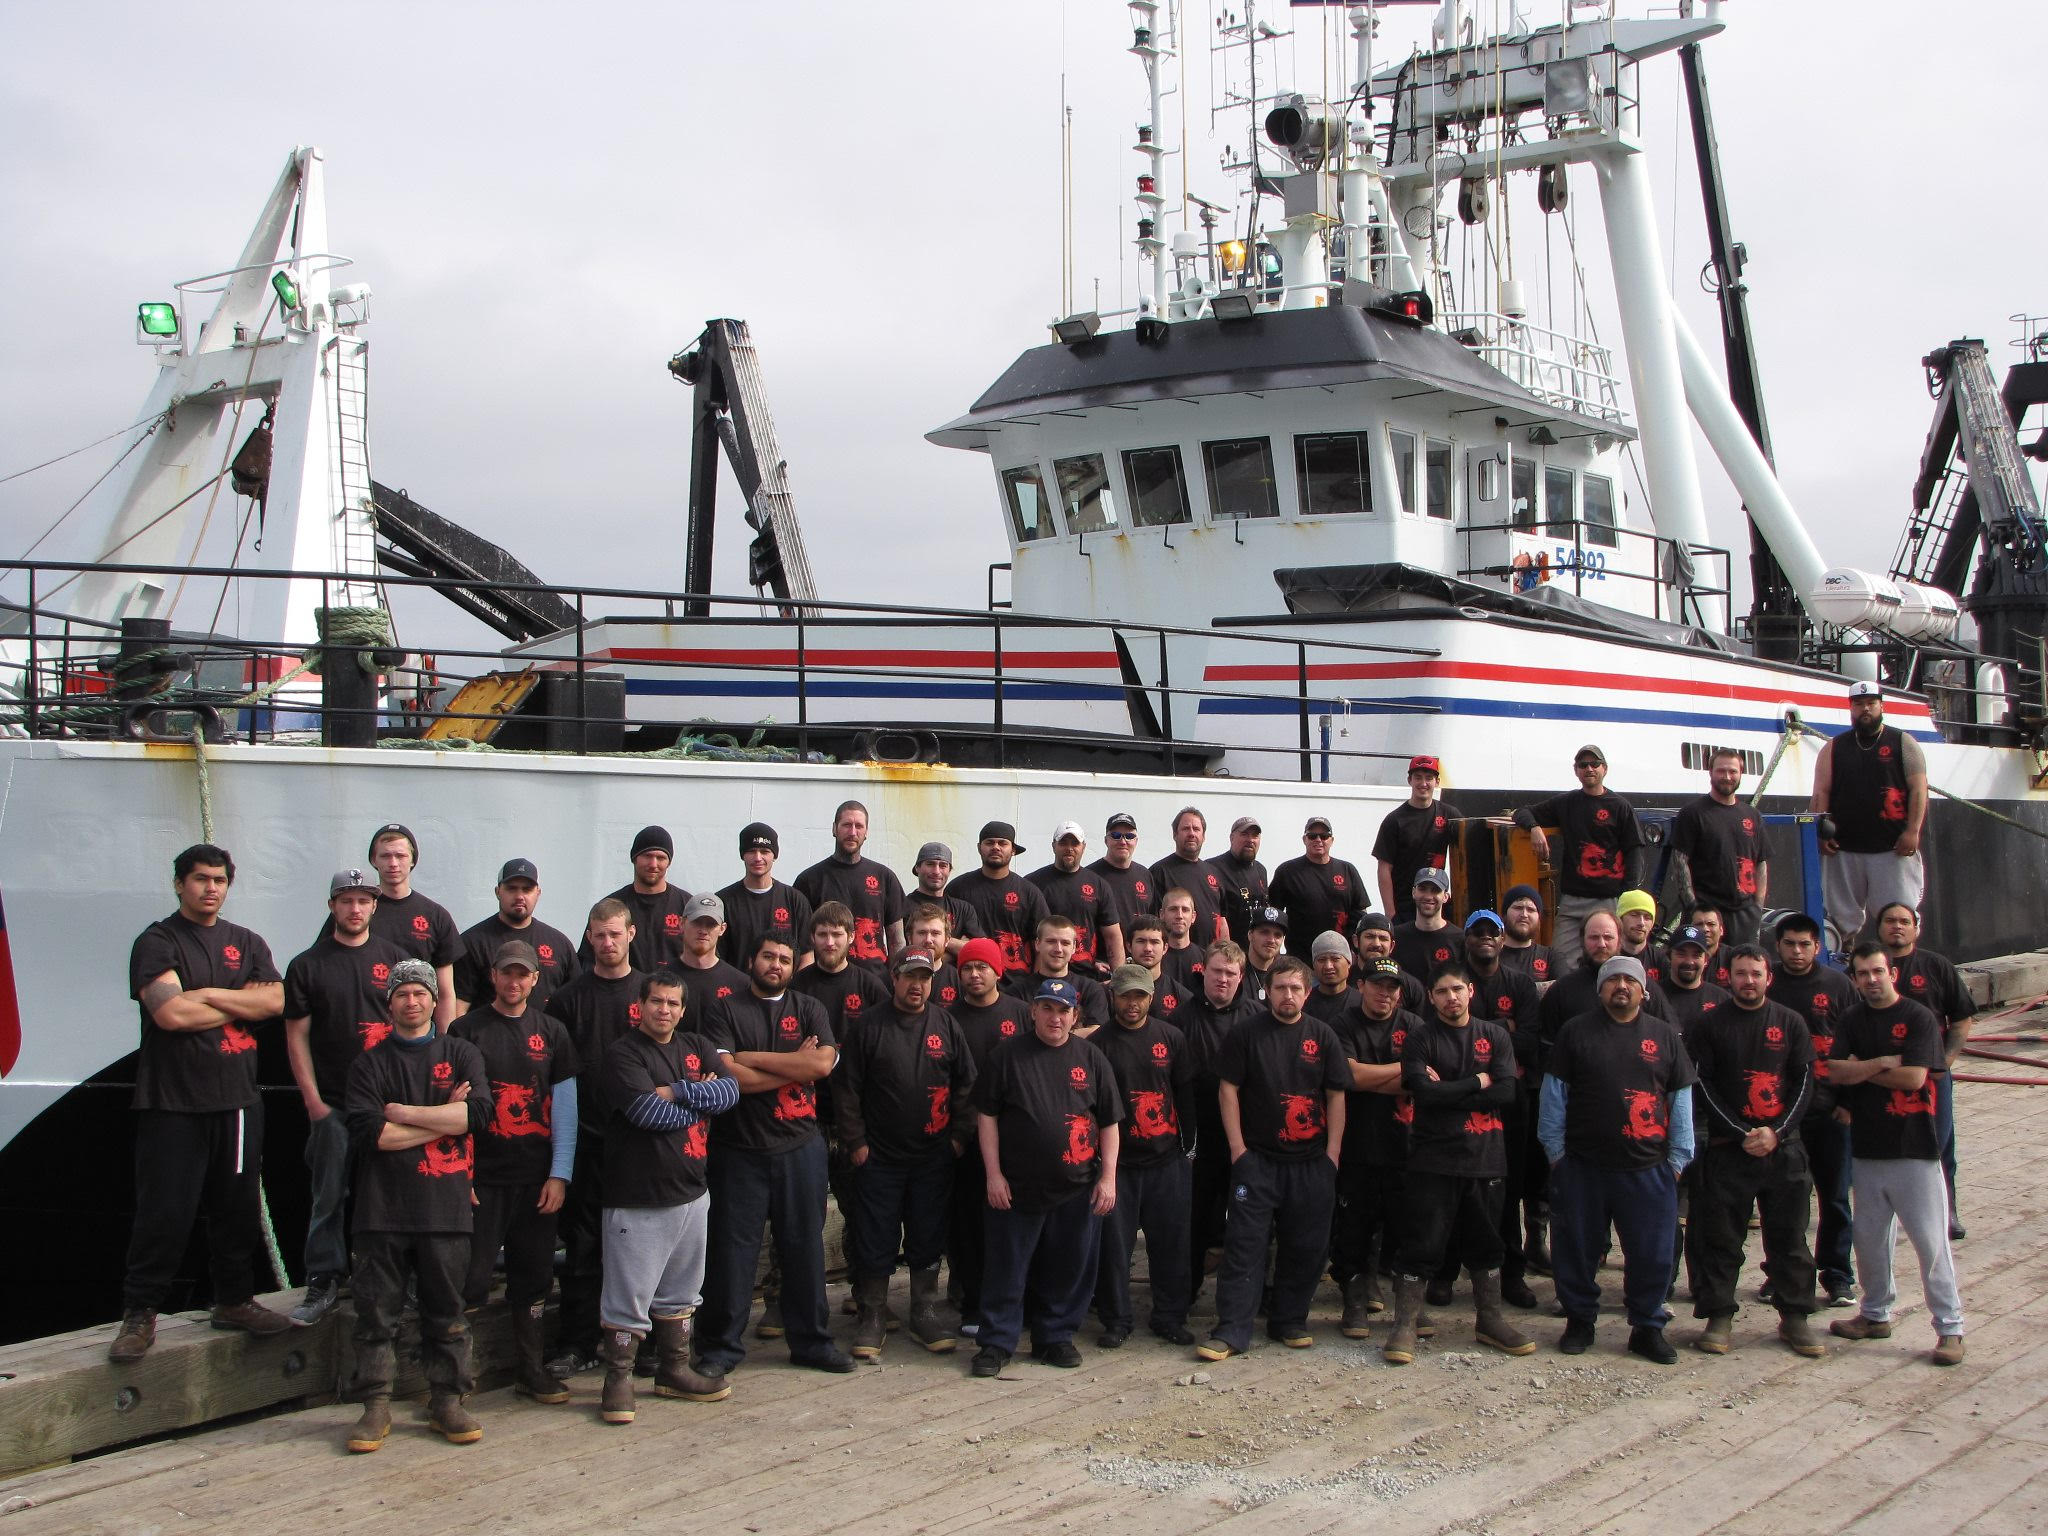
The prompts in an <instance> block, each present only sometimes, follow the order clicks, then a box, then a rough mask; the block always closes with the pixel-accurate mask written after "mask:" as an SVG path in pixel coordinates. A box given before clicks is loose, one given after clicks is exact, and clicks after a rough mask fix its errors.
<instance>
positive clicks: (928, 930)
mask: <svg viewBox="0 0 2048 1536" xmlns="http://www.w3.org/2000/svg"><path fill="white" fill-rule="evenodd" d="M952 940H953V919H952V916H951V914H949V913H948V912H947V911H946V909H945V908H944V907H943V906H941V905H940V904H939V903H938V902H936V901H927V900H926V899H925V898H924V897H922V896H913V897H911V898H910V904H909V906H908V907H907V908H906V909H905V913H904V918H903V947H904V948H905V949H914V950H916V951H917V952H918V953H919V954H920V955H930V956H931V957H932V974H931V983H930V992H929V993H928V995H927V997H926V1001H927V1002H929V1003H930V1004H931V1005H932V1006H933V1007H934V1008H946V1009H951V1008H952V1006H953V1005H954V1004H955V1003H957V1002H959V1001H960V968H959V967H958V966H957V965H955V964H953V962H952V961H950V960H948V959H947V958H946V956H947V955H948V954H949V953H952V952H953V951H954V950H955V949H956V948H957V946H955V945H954V943H953V942H952ZM889 969H890V975H891V977H892V979H893V977H894V975H895V962H893V961H892V962H890V967H889ZM892 990H893V988H892ZM839 1044H840V1047H841V1049H844V1048H845V1045H846V1041H845V1040H844V1039H843V1038H842V1039H841V1040H840V1042H839Z"/></svg>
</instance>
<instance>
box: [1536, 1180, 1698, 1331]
mask: <svg viewBox="0 0 2048 1536" xmlns="http://www.w3.org/2000/svg"><path fill="white" fill-rule="evenodd" d="M1610 1227H1611V1228H1613V1230H1614V1234H1615V1236H1617V1237H1619V1238H1620V1239H1621V1258H1622V1270H1621V1294H1622V1300H1623V1301H1624V1302H1625V1303H1626V1305H1627V1308H1628V1321H1629V1326H1630V1327H1632V1328H1662V1327H1663V1326H1664V1325H1665V1324H1666V1323H1667V1322H1669V1321H1670V1320H1671V1314H1670V1313H1669V1312H1667V1311H1665V1310H1664V1295H1665V1293H1666V1292H1667V1291H1669V1290H1670V1289H1671V1271H1672V1268H1673V1261H1674V1249H1675V1248H1676V1247H1677V1243H1678V1176H1677V1174H1675V1173H1674V1172H1673V1171H1672V1169H1671V1165H1670V1164H1669V1163H1656V1164H1653V1165H1652V1166H1650V1167H1648V1168H1609V1167H1605V1166H1603V1165H1601V1164H1599V1163H1593V1162H1588V1161H1587V1160H1586V1159H1584V1158H1582V1157H1576V1156H1574V1155H1573V1154H1571V1153H1569V1152H1567V1153H1566V1154H1565V1155H1564V1160H1563V1161H1562V1162H1559V1163H1553V1164H1552V1165H1551V1168H1550V1257H1551V1267H1552V1270H1553V1272H1554V1275H1555V1278H1556V1281H1557V1300H1558V1304H1559V1305H1560V1306H1562V1307H1563V1308H1564V1315H1565V1316H1566V1317H1569V1318H1574V1319H1577V1320H1579V1321H1581V1322H1588V1323H1590V1322H1592V1321H1593V1320H1594V1319H1595V1318H1596V1317H1597V1316H1598V1315H1599V1312H1600V1281H1599V1278H1598V1276H1599V1271H1600V1256H1601V1254H1602V1253H1604V1252H1605V1251H1606V1249H1607V1233H1608V1229H1609V1228H1610Z"/></svg>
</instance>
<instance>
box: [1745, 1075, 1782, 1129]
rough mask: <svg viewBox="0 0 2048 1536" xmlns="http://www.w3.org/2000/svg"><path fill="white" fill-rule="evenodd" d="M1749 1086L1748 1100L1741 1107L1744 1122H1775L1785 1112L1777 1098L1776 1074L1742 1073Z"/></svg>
mask: <svg viewBox="0 0 2048 1536" xmlns="http://www.w3.org/2000/svg"><path fill="white" fill-rule="evenodd" d="M1742 1075H1743V1077H1744V1079H1746V1080H1747V1082H1748V1084H1749V1098H1748V1101H1747V1102H1745V1103H1744V1104H1743V1106H1742V1118H1743V1119H1745V1120H1756V1121H1760V1122H1762V1121H1770V1120H1775V1119H1777V1118H1778V1116H1780V1115H1782V1114H1783V1113H1784V1112H1785V1106H1784V1103H1783V1102H1782V1101H1781V1100H1780V1099H1779V1097H1778V1074H1777V1073H1775V1072H1744V1073H1743V1074H1742Z"/></svg>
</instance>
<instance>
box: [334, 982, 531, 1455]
mask: <svg viewBox="0 0 2048 1536" xmlns="http://www.w3.org/2000/svg"><path fill="white" fill-rule="evenodd" d="M439 984H440V983H439V979H438V978H437V977H436V976H435V974H434V968H433V967H432V966H430V965H428V964H427V963H426V962H425V961H424V960H403V961H400V962H399V964H398V965H396V966H395V967H393V969H392V972H391V991H390V997H389V1002H388V1008H389V1012H390V1017H391V1033H390V1035H389V1036H387V1037H386V1038H385V1039H384V1040H383V1041H382V1042H381V1043H380V1044H379V1045H377V1046H376V1047H375V1048H374V1049H372V1050H369V1051H365V1052H364V1053H363V1055H362V1056H361V1057H360V1058H359V1059H358V1060H357V1062H356V1064H355V1065H354V1066H353V1067H351V1068H350V1069H349V1078H348V1091H347V1093H346V1094H345V1096H344V1098H343V1101H342V1103H343V1112H344V1113H345V1114H346V1116H347V1117H348V1133H349V1140H350V1142H351V1143H352V1144H353V1145H354V1147H355V1168H354V1171H353V1173H352V1176H351V1179H350V1182H351V1183H352V1184H353V1186H354V1188H355V1192H356V1209H355V1221H354V1223H353V1228H352V1235H351V1243H352V1248H353V1254H352V1257H353V1259H354V1265H355V1267H354V1282H353V1286H352V1289H353V1292H354V1299H355V1309H356V1322H355V1353H356V1365H355V1378H354V1380H353V1381H352V1382H351V1383H350V1386H349V1390H348V1392H347V1394H346V1395H347V1396H348V1397H350V1398H352V1399H354V1400H356V1401H359V1402H361V1403H362V1405H363V1414H362V1417H361V1418H360V1419H358V1420H357V1421H356V1425H355V1428H354V1429H352V1430H351V1431H350V1432H349V1437H348V1448H349V1449H350V1450H351V1451H356V1452H367V1451H375V1450H377V1449H378V1448H379V1447H381V1446H382V1445H383V1444H384V1438H385V1436H387V1435H389V1434H390V1433H391V1389H392V1385H393V1380H394V1378H395V1377H396V1376H397V1374H398V1354H397V1351H396V1350H395V1349H394V1348H393V1347H392V1343H393V1340H395V1339H396V1338H397V1337H398V1325H399V1322H400V1320H401V1319H402V1318H403V1316H404V1314H405V1310H406V1289H407V1282H408V1280H409V1281H411V1282H412V1285H413V1288H414V1289H415V1290H416V1291H417V1293H418V1298H419V1319H420V1352H421V1353H422V1354H423V1355H424V1356H425V1357H426V1360H425V1364H426V1375H427V1387H428V1392H429V1399H428V1421H429V1423H430V1424H431V1425H432V1426H433V1428H434V1430H435V1432H436V1433H438V1434H440V1435H441V1436H443V1437H444V1438H445V1439H447V1440H449V1441H450V1442H452V1443H453V1444H456V1445H473V1444H475V1443H476V1442H477V1441H479V1440H481V1439H482V1438H483V1437H484V1432H483V1427H482V1426H481V1425H479V1424H478V1423H477V1421H476V1419H475V1417H474V1416H473V1415H472V1414H471V1413H470V1411H469V1410H468V1409H467V1408H466V1407H464V1406H463V1399H464V1398H466V1397H467V1396H468V1395H469V1394H470V1393H471V1392H474V1391H475V1390H476V1374H475V1372H474V1370H473V1369H472V1368H471V1363H470V1352H469V1321H468V1319H467V1318H465V1317H464V1316H463V1312H462V1286H463V1281H464V1278H465V1277H466V1275H467V1273H468V1270H469V1261H470V1234H471V1229H472V1226H473V1225H474V1222H475V1216H474V1214H473V1212H474V1186H473V1184H472V1180H471V1174H472V1171H473V1169H474V1167H475V1154H474V1148H475V1142H476V1138H477V1137H479V1136H481V1135H483V1134H485V1130H486V1127H487V1126H488V1125H489V1124H490V1120H491V1116H492V1114H493V1113H494V1107H493V1105H492V1103H491V1084H490V1079H489V1078H488V1077H487V1076H486V1075H485V1071H484V1062H483V1057H481V1056H480V1055H478V1054H477V1049H476V1047H475V1046H473V1045H471V1044H470V1043H469V1042H468V1041H467V1040H458V1039H456V1038H455V1037H453V1036H452V1035H447V1034H443V1033H442V1032H441V1031H440V1030H438V1029H436V1028H435V1027H434V1003H435V999H434V989H435V987H437V986H438V985H439Z"/></svg>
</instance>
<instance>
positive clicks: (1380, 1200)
mask: <svg viewBox="0 0 2048 1536" xmlns="http://www.w3.org/2000/svg"><path fill="white" fill-rule="evenodd" d="M1402 1180H1403V1172H1402V1170H1401V1169H1399V1168H1393V1167H1388V1166H1386V1165H1384V1164H1380V1163H1368V1162H1367V1161H1365V1159H1364V1158H1363V1157H1361V1156H1357V1155H1355V1154H1350V1153H1347V1154H1346V1155H1345V1158H1344V1161H1343V1162H1341V1163H1339V1164H1338V1165H1337V1219H1336V1223H1335V1226H1334V1228H1333V1231H1332V1237H1331V1253H1332V1259H1331V1262H1330V1278H1331V1279H1333V1280H1335V1281H1336V1282H1337V1283H1338V1284H1339V1285H1342V1284H1343V1283H1344V1282H1345V1281H1347V1280H1349V1279H1350V1278H1351V1277H1352V1276H1353V1275H1365V1274H1371V1273H1372V1272H1373V1269H1374V1268H1375V1267H1376V1266H1377V1267H1378V1268H1379V1269H1381V1270H1382V1271H1386V1270H1391V1269H1392V1267H1393V1263H1394V1259H1395V1257H1396V1256H1397V1255H1398V1254H1399V1253H1400V1251H1401V1186H1402Z"/></svg>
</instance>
